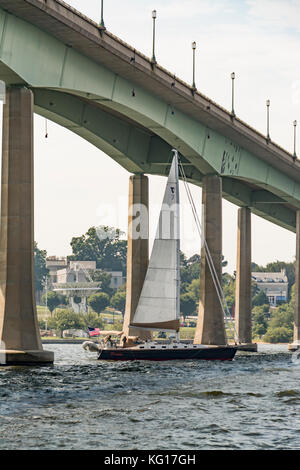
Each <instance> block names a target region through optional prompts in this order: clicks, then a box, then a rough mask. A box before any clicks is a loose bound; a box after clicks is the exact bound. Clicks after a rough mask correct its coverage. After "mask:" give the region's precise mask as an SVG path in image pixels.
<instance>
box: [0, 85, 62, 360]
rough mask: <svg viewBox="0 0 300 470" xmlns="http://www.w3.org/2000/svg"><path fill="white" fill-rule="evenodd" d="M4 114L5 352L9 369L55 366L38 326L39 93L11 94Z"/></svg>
mask: <svg viewBox="0 0 300 470" xmlns="http://www.w3.org/2000/svg"><path fill="white" fill-rule="evenodd" d="M6 95H7V96H6V100H7V101H6V104H5V105H4V111H3V149H2V184H1V229H0V342H1V343H0V344H1V345H0V349H1V359H2V360H1V362H2V361H3V360H5V361H6V363H7V364H27V363H51V362H53V359H54V356H53V353H52V352H47V351H43V348H42V344H41V339H40V334H39V328H38V323H37V314H36V304H35V294H34V258H33V239H34V230H33V219H34V201H33V94H32V92H31V91H30V90H28V89H26V88H12V89H9V90H8V91H7V94H6Z"/></svg>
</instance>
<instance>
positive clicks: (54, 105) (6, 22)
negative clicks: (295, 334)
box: [0, 0, 300, 232]
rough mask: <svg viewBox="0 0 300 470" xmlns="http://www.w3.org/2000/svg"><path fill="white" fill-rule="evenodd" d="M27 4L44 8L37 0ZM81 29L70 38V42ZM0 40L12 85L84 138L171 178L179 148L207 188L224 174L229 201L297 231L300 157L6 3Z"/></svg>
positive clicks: (2, 69)
mask: <svg viewBox="0 0 300 470" xmlns="http://www.w3.org/2000/svg"><path fill="white" fill-rule="evenodd" d="M18 3H19V4H20V5H21V4H22V2H21V1H20V0H18ZM27 3H28V4H30V3H35V4H37V5H38V4H39V3H41V5H42V2H39V1H37V0H35V1H34V2H32V0H30V1H28V2H27V1H26V4H27ZM51 3H53V2H51ZM2 4H3V5H4V4H5V8H7V9H9V8H10V6H9V5H11V3H7V2H5V1H4V0H0V6H1V5H2ZM16 5H17V4H16ZM36 7H37V6H35V8H36ZM50 7H51V5H50V4H49V6H48V7H45V6H43V5H42V6H41V8H44V9H45V8H46V9H47V8H50ZM16 8H17V6H16ZM20 8H21V7H20ZM28 8H29V7H28ZM20 11H21V10H20ZM22 11H23V10H22ZM35 12H36V10H35ZM36 18H37V17H36ZM51 21H52V19H51V18H50V17H49V22H51ZM95 31H96V33H97V34H98V37H99V31H98V30H97V28H95ZM60 34H62V32H60ZM76 34H77V33H76ZM76 34H75V33H74V35H72V34H70V36H68V37H70V41H71V39H72V40H74V41H75V39H76V38H77V36H76ZM0 37H1V43H0V46H1V47H0V79H1V80H3V81H4V82H5V83H6V85H7V86H10V87H11V86H26V87H28V88H30V89H31V90H32V91H33V93H34V110H35V112H36V113H38V114H40V115H41V116H44V117H46V118H48V119H51V120H52V121H54V122H56V123H58V124H60V125H62V126H64V127H66V128H67V129H69V130H71V131H73V132H75V133H76V134H78V135H80V136H81V137H82V138H84V139H86V140H87V141H89V142H91V143H92V144H93V145H95V146H96V147H98V148H99V149H100V150H102V151H104V152H105V153H106V154H108V155H109V156H111V158H113V159H114V160H115V161H117V162H118V163H119V164H120V165H121V166H123V167H124V168H125V169H126V170H128V171H129V172H131V173H135V174H139V173H148V174H153V175H162V176H164V175H166V174H167V173H168V168H169V164H170V158H171V152H170V150H171V148H174V147H175V148H177V149H178V150H179V152H180V153H181V155H182V160H183V163H184V165H185V171H186V175H187V177H188V179H189V181H190V182H191V183H193V184H196V185H198V186H201V185H202V179H203V177H204V176H206V175H211V174H217V175H220V176H221V177H222V180H223V197H224V198H225V199H227V200H228V201H230V202H232V203H234V204H236V205H238V206H240V207H249V208H251V210H252V212H253V213H254V214H257V215H259V216H261V217H263V218H265V219H267V220H269V221H271V222H273V223H275V224H277V225H279V226H281V227H284V228H286V229H288V230H291V231H293V232H295V230H296V210H297V209H300V172H298V171H297V169H298V166H299V165H298V163H297V162H296V165H297V167H293V164H294V165H295V163H291V162H290V161H289V160H288V159H286V161H285V160H284V159H283V158H282V155H281V154H280V155H279V156H280V158H277V159H275V158H274V160H272V158H271V157H272V153H270V147H269V146H268V144H267V143H264V141H263V142H260V147H259V146H258V143H257V142H254V141H253V143H251V141H250V139H249V138H247V139H244V140H243V138H242V133H240V134H239V132H238V129H237V127H236V126H237V125H238V124H237V123H236V124H235V125H234V124H233V123H232V122H231V121H230V118H229V119H228V121H229V123H228V122H227V121H226V123H225V121H224V124H223V125H220V124H216V123H215V122H214V120H213V119H212V116H210V115H209V112H210V111H209V110H208V111H207V110H206V111H205V112H204V111H201V113H200V111H199V113H198V114H196V112H195V109H194V108H195V106H194V105H193V106H194V108H193V107H192V104H191V101H192V100H193V98H189V100H186V98H185V97H184V96H183V90H181V89H180V90H179V88H178V85H177V84H176V86H172V87H171V90H167V92H165V94H164V95H163V97H164V99H165V101H164V100H163V99H161V97H160V96H159V93H160V94H161V93H162V89H163V88H162V85H161V86H160V87H156V88H155V89H154V93H151V92H150V91H149V87H148V89H147V87H146V85H147V83H148V82H147V80H146V79H145V80H144V83H145V88H143V87H142V86H141V79H142V78H143V74H142V72H141V67H140V66H139V64H136V63H137V56H136V55H135V56H134V59H133V63H131V60H130V61H129V62H130V63H129V65H128V64H127V65H126V67H127V68H126V70H125V66H123V65H122V67H123V68H122V67H121V69H120V70H123V71H124V77H126V78H124V77H122V76H121V75H120V74H119V73H116V64H117V62H116V56H115V55H114V56H112V58H111V59H110V62H109V61H108V62H107V63H109V64H111V67H112V69H111V70H109V69H108V68H107V67H105V66H104V65H102V64H101V63H100V62H101V60H100V61H98V56H99V54H100V57H102V56H101V54H102V53H104V52H103V51H102V50H101V51H100V49H99V51H100V52H99V53H98V56H97V54H96V55H95V54H94V56H95V57H94V59H95V60H92V59H91V57H88V56H86V55H83V53H82V51H81V50H80V47H81V46H79V40H77V42H76V44H77V45H78V46H76V44H75V43H74V44H75V46H76V47H73V45H72V46H70V44H65V43H63V42H62V41H61V40H60V39H61V38H62V36H60V39H58V38H57V37H54V35H53V34H49V32H46V31H44V30H41V29H39V28H38V27H37V26H36V25H33V24H31V23H29V22H27V21H24V20H23V19H21V18H19V17H17V16H14V15H13V14H9V13H8V12H7V11H4V10H1V8H0ZM77 39H78V38H77ZM81 39H82V38H81ZM109 39H110V41H111V37H110V38H109ZM97 40H98V39H97ZM100 41H101V40H100ZM81 44H82V42H81ZM95 47H96V46H95ZM76 48H77V50H76ZM87 50H88V49H87ZM93 50H94V49H93ZM95 50H97V48H96V49H95ZM105 54H106V55H105V56H104V55H103V58H105V57H108V54H107V51H106V52H105ZM114 54H115V53H114ZM134 54H135V53H134ZM103 60H104V59H103ZM103 60H102V62H103ZM133 66H134V67H136V68H134V69H130V67H133ZM128 67H129V70H131V74H130V73H129V72H128ZM151 73H152V75H153V73H154V72H151ZM157 73H158V72H157ZM148 75H149V74H148ZM152 78H153V77H152ZM161 80H162V79H161ZM152 81H153V79H152ZM174 83H175V82H174ZM172 85H173V83H172ZM147 86H148V85H147ZM177 88H178V89H177ZM155 93H156V94H155ZM207 108H210V106H207ZM185 109H186V112H184V110H185ZM193 109H194V111H193ZM201 121H202V122H201ZM216 122H217V121H216ZM243 142H244V144H243V145H244V146H242V145H241V143H243ZM275 150H276V149H275ZM287 156H288V154H287ZM291 161H292V160H291ZM275 163H276V165H275Z"/></svg>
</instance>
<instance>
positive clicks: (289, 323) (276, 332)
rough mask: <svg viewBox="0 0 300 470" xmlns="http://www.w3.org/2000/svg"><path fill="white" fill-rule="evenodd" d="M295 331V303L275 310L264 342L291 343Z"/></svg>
mask: <svg viewBox="0 0 300 470" xmlns="http://www.w3.org/2000/svg"><path fill="white" fill-rule="evenodd" d="M293 331H294V302H293V301H291V302H290V303H289V304H284V305H281V306H280V307H278V308H277V309H276V310H274V311H273V312H272V314H271V319H270V321H269V324H268V329H267V332H266V334H265V336H264V341H266V342H269V343H289V342H290V341H292V339H293Z"/></svg>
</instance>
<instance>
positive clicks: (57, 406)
mask: <svg viewBox="0 0 300 470" xmlns="http://www.w3.org/2000/svg"><path fill="white" fill-rule="evenodd" d="M47 349H51V350H53V351H54V352H55V357H56V363H55V365H54V366H51V367H43V368H40V369H38V368H16V367H14V368H0V449H59V448H61V449H106V450H110V449H111V450H114V449H120V450H123V449H154V450H155V449H161V450H172V449H182V450H184V449H191V450H192V449H231V450H234V449H236V450H239V449H296V448H298V447H299V441H298V435H299V432H300V424H299V409H298V408H299V400H300V390H299V388H297V387H296V385H295V384H299V379H300V367H299V366H298V367H297V366H295V364H293V362H292V360H291V355H290V354H289V353H288V352H287V348H286V347H283V346H261V347H260V348H259V352H258V353H257V354H249V353H239V354H238V355H237V356H236V360H235V361H234V362H232V363H218V362H216V363H210V362H202V361H199V362H198V361H195V362H193V361H191V362H186V363H183V362H180V361H179V362H172V363H155V364H152V363H146V362H144V363H143V362H134V363H105V362H104V363H102V362H100V361H97V360H95V356H94V355H91V354H88V353H86V352H85V351H83V350H82V348H81V346H80V345H53V346H51V347H50V346H49V345H47Z"/></svg>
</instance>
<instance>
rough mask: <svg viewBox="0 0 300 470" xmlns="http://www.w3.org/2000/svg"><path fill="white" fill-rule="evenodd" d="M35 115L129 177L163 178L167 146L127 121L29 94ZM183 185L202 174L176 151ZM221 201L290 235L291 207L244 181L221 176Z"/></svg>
mask: <svg viewBox="0 0 300 470" xmlns="http://www.w3.org/2000/svg"><path fill="white" fill-rule="evenodd" d="M34 97H35V112H36V113H37V114H39V115H41V116H43V117H45V118H47V119H50V120H52V121H53V122H56V123H57V124H60V125H62V126H63V127H65V128H67V129H69V130H70V131H72V132H74V133H76V134H77V135H79V136H81V137H82V138H84V139H85V140H87V141H88V142H90V143H92V144H93V145H95V146H96V147H97V148H99V149H100V150H102V151H103V152H105V153H106V154H107V155H109V156H110V157H111V158H113V159H114V160H115V161H117V162H118V163H119V164H120V165H121V166H122V167H123V168H125V169H126V170H127V171H129V172H131V173H135V174H138V173H147V174H151V175H160V176H166V175H167V174H168V171H169V165H170V161H171V160H170V159H171V155H172V154H171V149H172V148H173V146H172V145H170V144H169V143H168V142H166V141H165V140H163V139H162V138H161V137H159V136H158V135H156V134H155V133H154V132H152V131H150V130H149V129H146V128H144V127H143V126H141V125H140V124H139V123H137V122H134V121H133V120H132V119H130V118H126V117H124V116H122V115H120V114H119V113H118V112H116V111H112V110H111V109H108V108H107V107H105V106H104V105H103V104H102V103H101V104H95V103H91V102H89V101H88V100H86V99H83V98H81V97H78V96H74V95H71V94H69V93H62V92H57V91H53V90H41V89H38V90H34ZM181 155H182V161H183V164H184V166H185V172H186V175H187V178H188V180H189V182H191V183H193V184H195V185H197V186H202V179H203V177H204V176H205V173H204V172H201V171H200V170H199V168H197V165H196V164H192V163H191V162H190V161H189V158H188V156H185V152H184V151H183V150H181ZM223 197H224V198H225V199H226V200H228V201H230V202H232V203H233V204H236V205H238V206H240V207H249V208H251V211H252V212H253V213H254V214H256V215H258V216H261V217H263V218H265V219H266V220H269V221H270V222H273V223H275V224H277V225H279V226H281V227H284V228H286V229H288V230H291V231H295V227H296V214H295V209H294V208H293V206H292V205H291V204H287V202H286V201H284V199H282V198H280V197H278V196H277V195H276V194H274V193H271V192H270V191H268V190H266V189H265V188H264V186H263V185H257V184H256V185H255V184H254V183H251V182H247V181H245V180H244V179H238V178H233V177H229V176H224V177H223Z"/></svg>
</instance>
